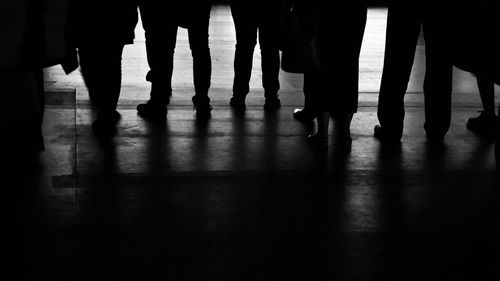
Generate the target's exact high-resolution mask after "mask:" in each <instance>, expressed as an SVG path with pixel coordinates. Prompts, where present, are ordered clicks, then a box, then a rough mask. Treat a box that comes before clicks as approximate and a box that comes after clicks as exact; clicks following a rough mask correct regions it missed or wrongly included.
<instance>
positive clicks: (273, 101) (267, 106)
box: [264, 97, 281, 111]
mask: <svg viewBox="0 0 500 281" xmlns="http://www.w3.org/2000/svg"><path fill="white" fill-rule="evenodd" d="M280 107H281V101H280V99H279V98H277V97H273V98H266V101H265V103H264V110H266V111H275V110H277V109H278V108H280Z"/></svg>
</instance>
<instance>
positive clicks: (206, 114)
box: [194, 103, 213, 120]
mask: <svg viewBox="0 0 500 281" xmlns="http://www.w3.org/2000/svg"><path fill="white" fill-rule="evenodd" d="M212 109H213V107H212V106H211V105H210V104H209V103H207V104H199V105H195V106H194V110H196V119H198V120H208V119H210V117H211V116H212V115H211V111H212Z"/></svg>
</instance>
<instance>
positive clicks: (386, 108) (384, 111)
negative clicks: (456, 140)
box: [374, 0, 452, 142]
mask: <svg viewBox="0 0 500 281" xmlns="http://www.w3.org/2000/svg"><path fill="white" fill-rule="evenodd" d="M449 9H450V7H449V5H448V4H447V3H446V1H440V2H439V3H437V2H435V1H432V2H431V1H427V0H426V1H404V2H403V1H395V0H394V1H390V2H389V9H388V16H387V31H386V43H385V58H384V68H383V72H382V81H381V85H380V93H379V100H378V110H377V115H378V119H379V122H380V125H377V126H375V129H374V131H375V134H374V135H375V137H377V138H379V139H381V140H389V141H400V139H401V137H402V135H403V120H404V116H405V111H404V96H405V93H406V89H407V86H408V81H409V78H410V73H411V70H412V65H413V60H414V57H415V49H416V45H417V41H418V38H419V35H420V31H421V29H423V33H424V38H425V62H426V71H425V79H424V99H425V102H424V103H425V124H424V128H425V131H426V134H427V139H428V140H429V141H433V142H442V140H443V138H444V136H445V134H446V133H447V131H448V129H449V127H450V121H451V93H452V64H451V61H450V58H449V56H448V52H449V51H450V49H449V48H448V46H447V43H448V41H449V40H448V39H447V38H448V37H447V35H448V33H449V30H447V28H446V24H448V22H447V18H446V17H447V16H448V15H449Z"/></svg>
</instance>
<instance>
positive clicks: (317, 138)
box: [306, 133, 328, 148]
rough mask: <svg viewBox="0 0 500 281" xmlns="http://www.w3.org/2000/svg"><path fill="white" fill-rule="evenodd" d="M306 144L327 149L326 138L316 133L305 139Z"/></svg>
mask: <svg viewBox="0 0 500 281" xmlns="http://www.w3.org/2000/svg"><path fill="white" fill-rule="evenodd" d="M306 140H307V142H308V143H309V144H310V145H312V146H315V147H319V148H326V147H328V136H323V135H320V134H318V133H316V134H311V135H308V136H307V137H306Z"/></svg>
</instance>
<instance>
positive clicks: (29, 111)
mask: <svg viewBox="0 0 500 281" xmlns="http://www.w3.org/2000/svg"><path fill="white" fill-rule="evenodd" d="M65 4H66V2H65V1H52V2H50V5H49V3H48V1H46V0H40V1H18V0H15V1H14V0H7V1H2V4H1V5H0V6H1V8H0V83H1V84H2V85H3V86H2V93H5V94H6V95H4V97H3V98H4V99H3V102H4V103H5V104H6V105H9V106H6V107H4V108H3V110H2V112H1V115H0V128H1V129H2V131H5V132H9V133H10V134H11V135H12V136H15V137H14V138H11V137H6V138H3V139H2V140H1V141H0V142H1V143H2V144H5V147H9V148H11V150H12V151H13V152H15V154H16V155H17V156H21V154H23V153H28V154H31V153H38V152H41V151H43V150H44V149H45V145H44V139H43V134H42V124H43V118H44V111H45V89H44V77H43V76H44V74H43V68H44V67H47V66H52V65H56V64H61V63H62V62H64V60H65V56H66V52H65V50H66V44H65V42H64V41H65V38H64V30H66V24H67V22H66V18H67V6H66V5H65ZM55 17H57V20H55V19H54V18H55ZM75 61H76V57H75ZM71 67H72V68H71V69H70V67H68V68H67V67H64V66H63V68H64V70H65V71H72V70H74V69H75V68H76V67H77V66H76V63H74V65H72V66H71ZM13 147H14V149H12V148H13ZM20 158H22V157H20Z"/></svg>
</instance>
